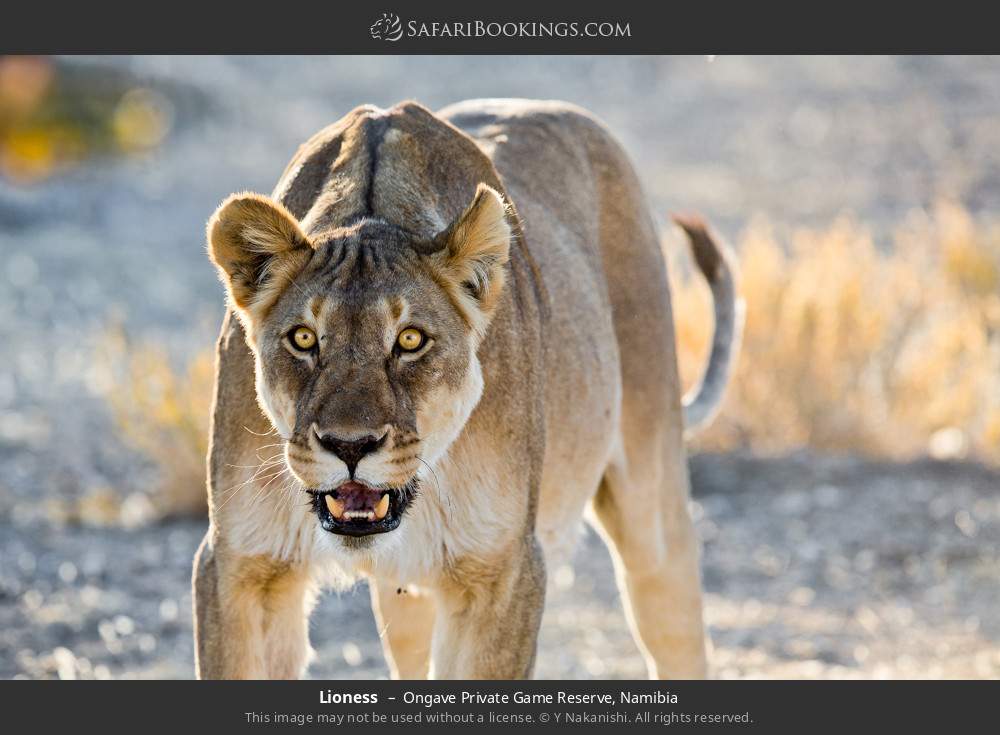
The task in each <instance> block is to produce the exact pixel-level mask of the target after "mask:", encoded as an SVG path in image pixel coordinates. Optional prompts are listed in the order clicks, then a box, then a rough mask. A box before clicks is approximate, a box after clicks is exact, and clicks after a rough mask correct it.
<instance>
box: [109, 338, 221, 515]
mask: <svg viewBox="0 0 1000 735" xmlns="http://www.w3.org/2000/svg"><path fill="white" fill-rule="evenodd" d="M104 354H105V356H106V357H107V359H108V361H109V363H110V364H111V370H112V375H114V378H115V380H114V384H113V389H112V390H111V391H110V392H109V403H110V406H111V409H112V412H113V415H114V417H115V421H116V424H117V428H118V431H119V433H120V435H121V437H122V438H123V439H124V440H125V441H126V442H127V443H128V444H130V445H131V446H133V447H135V448H136V449H138V450H140V451H141V452H143V453H144V454H145V455H146V456H147V457H148V458H149V459H150V460H151V461H152V462H153V463H154V464H155V466H156V467H157V469H158V470H159V475H160V484H159V485H158V487H157V488H156V490H155V491H154V492H153V493H152V494H151V495H150V496H149V500H150V501H151V504H152V511H153V512H152V514H151V515H153V516H155V517H164V516H169V515H190V514H203V513H205V512H206V510H207V501H206V492H205V453H206V451H207V449H208V414H209V408H210V405H211V401H212V386H213V383H214V372H215V366H214V360H215V357H214V354H213V353H212V351H211V350H205V351H203V352H200V353H198V354H197V355H195V356H194V358H193V359H192V360H191V361H190V362H189V363H188V364H187V366H186V368H185V369H184V370H183V371H179V370H176V369H174V368H173V367H172V366H171V362H170V359H169V355H168V354H167V353H166V351H165V350H164V349H163V348H162V347H160V346H158V345H156V344H135V343H133V342H132V341H131V340H129V339H128V338H127V337H126V335H125V333H124V332H123V331H122V330H121V329H115V330H112V331H111V332H110V333H109V334H108V336H107V338H106V340H105V349H104Z"/></svg>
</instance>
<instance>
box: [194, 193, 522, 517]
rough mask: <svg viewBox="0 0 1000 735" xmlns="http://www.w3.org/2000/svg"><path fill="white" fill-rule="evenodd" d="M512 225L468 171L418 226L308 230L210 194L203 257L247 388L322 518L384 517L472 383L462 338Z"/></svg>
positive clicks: (474, 391) (396, 506) (487, 306)
mask: <svg viewBox="0 0 1000 735" xmlns="http://www.w3.org/2000/svg"><path fill="white" fill-rule="evenodd" d="M509 238H510V230H509V227H508V225H507V221H506V215H505V210H504V206H503V203H502V201H501V199H500V197H499V195H498V194H496V193H495V192H494V191H493V190H491V189H488V188H486V187H481V188H480V190H479V191H478V192H477V195H476V198H475V200H474V201H473V203H472V204H471V205H470V207H469V208H468V210H467V211H466V212H465V214H464V215H463V216H462V217H461V218H459V220H457V221H456V222H455V223H454V224H453V225H452V226H451V227H449V228H448V229H447V230H446V231H445V232H443V233H441V235H439V236H438V237H437V238H434V239H433V240H431V241H426V240H418V239H416V238H414V237H413V236H411V235H410V234H408V233H407V232H406V231H405V230H402V229H400V228H399V227H396V226H394V225H390V224H387V223H385V222H381V221H378V220H361V221H360V222H358V223H356V224H354V225H353V226H350V227H345V228H341V229H339V230H336V231H334V232H332V233H327V234H326V235H325V236H324V237H323V239H322V240H321V241H313V240H312V239H310V238H309V237H307V236H306V235H305V234H304V233H302V231H301V230H300V229H299V227H298V223H297V222H296V221H295V220H294V218H292V216H291V215H290V214H289V213H288V212H287V210H284V208H282V207H280V205H277V204H276V203H274V202H272V201H270V200H268V199H266V198H264V197H259V196H256V195H250V196H247V195H244V196H240V197H235V198H232V199H230V200H228V201H227V202H226V203H224V204H223V205H222V206H221V207H220V209H219V211H218V212H216V214H215V215H214V217H213V218H212V220H211V222H210V223H209V243H210V252H211V256H212V258H213V260H214V261H215V262H216V264H217V265H218V266H219V268H220V271H221V272H222V274H223V276H224V280H225V282H226V284H227V287H228V290H229V294H230V299H231V301H232V303H233V305H234V306H235V308H236V311H237V314H238V315H239V317H240V319H241V320H242V321H243V323H244V327H245V331H246V333H247V337H248V342H249V344H250V347H251V349H252V350H253V352H254V356H255V361H256V372H257V380H256V384H257V398H258V401H259V403H260V405H261V407H262V409H263V410H264V411H265V413H266V414H267V415H268V417H269V418H270V420H271V422H272V423H273V425H274V427H275V428H276V430H277V432H278V434H279V435H280V436H281V438H282V440H283V441H284V449H285V458H286V461H287V464H288V467H289V469H290V470H291V471H292V473H294V475H295V476H296V478H298V480H299V481H300V482H301V484H302V486H303V487H304V488H305V489H306V490H308V491H309V492H310V493H311V494H312V499H313V506H314V509H315V511H316V513H317V515H318V517H319V520H320V522H321V524H322V525H323V527H324V528H325V529H326V530H328V531H331V532H333V533H337V534H342V535H347V536H367V535H370V534H375V533H384V532H386V531H391V530H393V529H395V528H396V527H397V526H398V525H399V523H400V522H401V520H402V517H403V514H404V512H405V511H406V508H407V506H408V504H409V503H410V502H411V501H412V500H413V498H414V495H415V491H416V489H417V486H418V482H419V478H420V476H421V474H422V471H423V470H424V469H430V468H432V467H433V465H434V463H435V462H436V461H437V460H438V459H439V458H440V457H441V455H442V454H443V453H444V452H445V451H446V450H447V448H448V446H449V445H450V444H451V442H452V441H453V440H454V439H455V437H456V436H458V434H459V433H460V432H461V430H462V427H463V426H464V424H465V422H466V421H467V420H468V418H469V415H470V414H471V412H472V410H473V409H474V408H475V406H476V403H477V402H478V400H479V397H480V395H481V392H482V375H481V372H480V368H479V361H478V359H477V357H476V348H477V346H478V343H479V340H480V338H481V336H482V334H483V332H484V331H485V328H486V325H487V323H488V320H489V317H490V315H491V313H492V310H493V308H494V307H495V305H496V301H497V298H498V296H499V293H500V290H501V288H502V284H503V267H504V263H505V261H506V258H507V249H508V242H509Z"/></svg>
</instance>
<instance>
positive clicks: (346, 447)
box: [315, 430, 389, 478]
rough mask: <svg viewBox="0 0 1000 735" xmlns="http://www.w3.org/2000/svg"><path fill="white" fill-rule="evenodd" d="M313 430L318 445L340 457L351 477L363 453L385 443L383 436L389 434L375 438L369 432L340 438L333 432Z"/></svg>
mask: <svg viewBox="0 0 1000 735" xmlns="http://www.w3.org/2000/svg"><path fill="white" fill-rule="evenodd" d="M315 431H316V439H317V440H318V441H319V443H320V446H321V447H323V449H325V450H326V451H328V452H332V453H333V454H335V455H336V456H337V457H338V458H339V459H341V460H342V461H343V463H344V464H346V465H347V469H348V471H349V472H350V473H351V477H352V478H353V477H354V469H355V468H356V467H357V466H358V462H360V461H361V460H362V459H363V458H364V456H365V455H367V454H371V453H372V452H374V451H376V450H377V449H378V448H379V447H381V446H382V445H383V444H385V438H386V437H387V436H389V434H388V432H386V433H385V434H383V436H382V438H381V439H376V438H375V437H374V436H371V435H370V434H369V435H368V436H363V437H361V438H360V439H341V438H340V437H338V436H335V435H333V434H323V433H320V431H319V430H315Z"/></svg>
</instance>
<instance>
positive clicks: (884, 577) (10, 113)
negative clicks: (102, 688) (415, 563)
mask: <svg viewBox="0 0 1000 735" xmlns="http://www.w3.org/2000/svg"><path fill="white" fill-rule="evenodd" d="M496 96H519V97H538V98H561V99H565V100H570V101H572V102H575V103H578V104H580V105H582V106H584V107H587V108H588V109H590V110H591V111H593V112H594V113H595V114H597V115H598V116H599V117H601V118H603V120H605V121H606V122H607V123H608V125H609V126H610V128H611V129H612V130H613V131H614V133H615V134H616V135H617V136H618V137H619V139H620V140H621V141H622V143H623V144H624V146H625V148H626V149H627V150H628V151H629V152H630V154H631V155H632V156H633V159H634V161H635V162H636V165H637V168H638V171H639V174H640V177H641V178H642V180H643V181H644V183H645V186H646V190H647V194H648V196H649V198H650V199H651V201H652V203H653V206H654V209H655V212H656V214H657V216H658V217H659V219H660V221H661V223H663V225H664V227H663V232H664V235H663V246H664V250H665V252H666V254H667V257H668V259H669V261H670V263H671V269H672V270H671V279H672V281H673V283H674V289H675V291H674V298H675V318H676V321H677V329H678V334H679V337H678V338H679V342H680V345H679V347H680V359H681V364H682V370H683V372H684V374H685V377H686V379H687V381H688V383H690V382H691V381H692V380H694V379H696V377H697V374H698V371H699V370H700V368H701V367H702V365H703V364H704V359H705V351H706V346H707V341H708V339H709V336H710V331H711V321H710V319H711V317H710V314H711V312H710V306H709V303H710V302H709V296H708V293H707V290H706V289H705V288H704V286H703V284H702V283H701V282H700V281H699V280H698V279H697V278H696V277H693V276H692V270H691V264H690V263H689V262H688V260H687V254H686V251H685V245H684V242H683V239H682V238H681V236H680V235H679V234H678V233H677V232H675V231H674V230H673V229H672V228H671V227H670V226H668V225H667V224H666V223H667V221H668V220H667V214H668V212H670V211H671V210H697V211H700V212H702V213H703V214H704V215H706V216H707V217H708V218H709V219H710V221H711V222H713V223H714V225H715V226H716V229H717V231H718V232H720V233H721V234H722V235H723V236H724V237H725V238H726V239H727V240H729V242H730V243H732V244H733V246H734V247H735V249H736V250H737V252H738V254H739V257H740V262H741V269H742V290H743V293H744V295H745V297H746V299H747V302H748V321H747V328H746V335H745V344H744V349H743V353H742V355H741V360H740V364H739V367H738V369H737V372H736V375H735V378H734V380H733V383H732V384H731V387H730V391H729V395H728V398H727V402H726V405H725V408H724V409H723V412H722V414H721V416H720V417H719V419H718V420H717V421H716V423H715V424H714V426H713V427H712V428H711V430H709V431H708V432H706V433H705V434H704V435H703V436H701V437H700V438H699V439H698V440H697V441H696V442H695V444H694V445H693V447H692V459H691V471H692V481H693V487H694V490H693V492H694V497H693V502H692V512H693V513H694V516H695V519H696V522H697V526H698V529H699V532H700V535H701V538H702V540H703V543H704V552H703V568H704V580H705V588H706V615H707V622H708V625H709V629H710V633H711V636H712V639H713V641H714V652H713V654H712V659H711V660H712V664H713V667H714V672H715V674H716V675H717V676H720V677H724V678H744V677H781V678H796V677H807V678H812V677H834V678H844V677H863V678H872V677H874V678H885V677H889V678H895V677H931V678H953V677H962V678H983V677H997V676H1000V607H998V606H997V604H996V603H997V599H998V586H1000V494H998V487H1000V485H998V480H1000V219H998V215H1000V209H998V206H997V201H998V197H1000V117H998V116H1000V62H998V60H997V59H991V58H947V57H928V58H828V57H808V58H793V57H777V58H767V57H754V58H738V57H726V56H721V57H716V58H712V57H689V58H657V57H642V58H628V57H566V56H564V57H541V56H538V57H485V56H481V57H443V56H441V57H432V56H422V57H411V58H402V57H391V56H385V57H375V58H366V57H331V58H322V57H309V58H282V57H266V58H251V57H238V58H225V57H189V56H186V57H176V58H161V57H139V58H127V57H114V58H80V57H76V58H24V57H7V58H3V57H0V345H2V347H0V357H2V359H0V676H2V677H6V678H9V677H29V678H36V677H49V678H55V677H59V678H119V677H140V678H150V677H190V676H192V675H193V653H192V641H191V612H190V606H191V596H190V590H189V585H190V565H191V559H192V555H193V553H194V550H195V548H196V546H197V544H198V542H199V540H200V539H201V536H202V535H203V533H204V530H205V528H206V525H207V521H206V518H205V506H204V503H205V501H204V460H203V457H204V451H205V442H206V429H207V412H208V403H209V400H210V394H211V384H212V369H213V366H212V346H213V342H214V338H215V335H216V332H217V329H218V324H219V320H220V318H221V316H222V312H223V293H222V289H221V287H220V285H219V283H218V282H217V280H216V276H215V273H214V272H213V269H212V268H211V267H210V266H209V264H208V262H207V260H206V258H205V255H204V223H205V220H206V218H207V217H208V215H209V214H210V213H211V212H212V211H213V209H214V207H215V206H216V205H217V204H218V202H219V201H220V200H221V199H222V198H223V197H225V196H226V195H227V194H229V193H230V192H232V191H235V190H242V189H252V190H258V191H264V192H267V191H270V189H271V187H272V186H273V184H274V183H275V182H276V180H277V178H278V176H279V175H280V173H281V171H282V170H283V168H284V166H285V164H286V162H287V161H288V159H289V158H290V157H291V155H292V154H293V152H294V151H295V149H296V147H297V146H298V145H299V143H301V142H302V141H304V140H305V139H306V138H307V137H308V136H310V135H311V134H312V133H313V132H315V131H316V130H318V129H319V128H321V127H323V126H325V125H326V124H328V123H330V122H332V121H334V120H335V119H337V118H339V117H340V116H341V115H343V114H344V113H345V112H347V111H348V110H349V109H351V108H352V107H354V106H356V105H358V104H362V103H375V104H378V105H382V106H388V105H391V104H393V103H395V102H397V101H399V100H402V99H406V98H413V99H416V100H418V101H420V102H422V103H424V104H426V105H428V106H429V107H431V108H437V107H441V106H443V105H445V104H448V103H450V102H454V101H457V100H461V99H464V98H470V97H496ZM580 535H581V542H580V545H579V549H578V553H577V555H576V557H575V558H574V560H573V563H572V564H569V565H566V566H564V567H561V568H559V569H553V570H549V576H550V580H551V581H550V591H549V603H548V607H547V609H546V614H545V619H544V624H543V631H542V638H541V644H540V645H541V652H540V656H539V660H538V669H537V674H538V675H539V676H541V677H553V678H586V677H595V678H616V677H642V676H644V674H645V669H644V667H643V664H642V661H641V658H640V656H639V654H638V651H637V650H636V648H635V646H634V644H633V643H632V640H631V637H630V635H629V633H628V630H627V627H626V623H625V620H624V616H623V614H622V612H621V605H620V603H619V601H618V596H617V593H616V591H615V586H614V581H613V575H612V571H611V565H610V561H609V559H608V556H607V553H606V552H605V550H604V549H603V546H602V545H601V543H600V541H599V540H597V539H596V537H595V536H594V534H593V533H592V532H590V531H589V530H584V529H581V531H580ZM311 635H312V641H313V645H314V647H315V648H316V649H317V651H318V654H319V655H318V658H317V660H316V663H315V664H314V665H313V666H312V668H311V675H312V676H315V677H324V678H326V677H357V678H364V677H379V676H385V675H386V668H385V665H384V663H383V661H382V656H381V651H380V649H379V646H378V637H377V631H376V630H375V625H374V622H373V620H372V617H371V613H370V611H369V609H368V597H367V592H366V590H365V589H364V588H363V586H361V587H360V588H358V589H357V590H355V591H353V592H348V593H343V594H340V595H335V594H328V595H326V596H325V597H324V598H323V602H322V603H321V605H320V607H319V609H318V610H317V612H316V614H315V615H314V618H313V623H312V634H311Z"/></svg>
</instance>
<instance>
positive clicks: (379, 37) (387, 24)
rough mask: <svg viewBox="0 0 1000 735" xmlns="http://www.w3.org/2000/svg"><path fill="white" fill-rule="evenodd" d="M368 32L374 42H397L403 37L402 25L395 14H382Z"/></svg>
mask: <svg viewBox="0 0 1000 735" xmlns="http://www.w3.org/2000/svg"><path fill="white" fill-rule="evenodd" d="M368 30H369V32H370V33H371V34H372V38H374V39H375V40H376V41H398V40H399V39H400V38H402V37H403V24H402V23H401V22H400V20H399V16H398V15H396V14H395V13H382V17H381V18H379V19H378V20H377V21H375V22H374V23H372V25H371V28H369V29H368Z"/></svg>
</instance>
